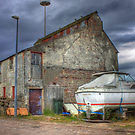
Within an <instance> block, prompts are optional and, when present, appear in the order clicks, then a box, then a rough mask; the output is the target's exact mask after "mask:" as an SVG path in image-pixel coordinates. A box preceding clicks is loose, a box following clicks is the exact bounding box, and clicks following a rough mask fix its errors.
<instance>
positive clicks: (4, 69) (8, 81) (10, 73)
mask: <svg viewBox="0 0 135 135" xmlns="http://www.w3.org/2000/svg"><path fill="white" fill-rule="evenodd" d="M23 55H24V54H23V53H19V55H18V77H17V79H18V87H17V88H18V91H17V95H18V100H19V101H21V103H20V102H18V104H19V105H20V104H21V106H24V105H23V102H24V64H23V63H24V59H23ZM12 58H13V69H10V59H7V60H5V61H3V62H1V83H0V95H1V96H3V87H5V88H6V97H9V98H12V97H13V92H12V86H15V56H13V57H12ZM12 106H13V104H12Z"/></svg>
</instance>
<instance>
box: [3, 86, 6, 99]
mask: <svg viewBox="0 0 135 135" xmlns="http://www.w3.org/2000/svg"><path fill="white" fill-rule="evenodd" d="M3 97H6V87H3Z"/></svg>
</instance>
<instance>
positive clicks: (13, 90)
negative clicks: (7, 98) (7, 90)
mask: <svg viewBox="0 0 135 135" xmlns="http://www.w3.org/2000/svg"><path fill="white" fill-rule="evenodd" d="M12 98H13V99H15V86H12Z"/></svg>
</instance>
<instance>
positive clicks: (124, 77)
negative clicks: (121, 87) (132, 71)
mask: <svg viewBox="0 0 135 135" xmlns="http://www.w3.org/2000/svg"><path fill="white" fill-rule="evenodd" d="M119 81H126V82H135V80H134V79H133V78H132V77H131V76H130V75H123V74H122V75H119Z"/></svg>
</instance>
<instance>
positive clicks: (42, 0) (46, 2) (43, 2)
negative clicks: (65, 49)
mask: <svg viewBox="0 0 135 135" xmlns="http://www.w3.org/2000/svg"><path fill="white" fill-rule="evenodd" d="M50 4H51V2H50V0H40V5H41V6H44V36H46V6H49V5H50Z"/></svg>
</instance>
